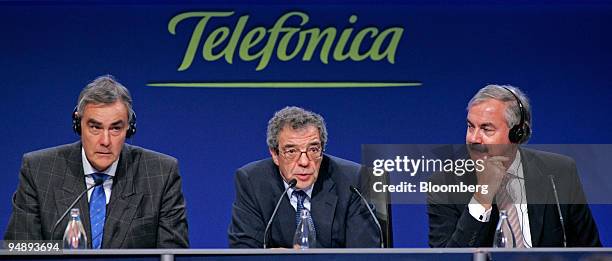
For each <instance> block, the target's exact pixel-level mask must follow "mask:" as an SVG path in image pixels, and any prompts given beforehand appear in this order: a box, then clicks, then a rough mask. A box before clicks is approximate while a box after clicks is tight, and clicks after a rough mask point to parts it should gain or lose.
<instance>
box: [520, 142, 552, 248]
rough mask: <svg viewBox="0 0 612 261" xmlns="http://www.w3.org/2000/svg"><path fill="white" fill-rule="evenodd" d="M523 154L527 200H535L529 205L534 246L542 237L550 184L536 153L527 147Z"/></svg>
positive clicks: (522, 150) (537, 244)
mask: <svg viewBox="0 0 612 261" xmlns="http://www.w3.org/2000/svg"><path fill="white" fill-rule="evenodd" d="M521 154H522V155H521V157H522V162H523V172H524V174H525V190H526V194H527V202H528V203H529V202H533V203H531V204H528V205H527V211H528V216H529V229H530V231H531V243H532V246H534V247H537V246H539V243H540V239H541V238H542V225H543V223H544V212H545V211H546V204H545V203H547V202H548V196H549V195H550V190H549V186H546V184H548V183H547V180H546V177H545V175H544V173H542V171H541V170H540V168H539V167H538V164H537V162H536V161H537V159H536V158H535V157H534V155H532V153H530V152H529V151H528V150H525V149H521Z"/></svg>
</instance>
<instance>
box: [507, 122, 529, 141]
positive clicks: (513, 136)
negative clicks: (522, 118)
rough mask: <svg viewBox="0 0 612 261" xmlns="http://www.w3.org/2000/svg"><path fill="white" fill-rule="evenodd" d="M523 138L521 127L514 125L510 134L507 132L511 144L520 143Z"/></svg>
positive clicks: (523, 130)
mask: <svg viewBox="0 0 612 261" xmlns="http://www.w3.org/2000/svg"><path fill="white" fill-rule="evenodd" d="M524 137H525V129H524V128H522V126H521V125H518V124H517V125H514V126H513V127H512V129H510V132H508V139H509V140H510V142H512V143H521V141H522V140H523V138H524Z"/></svg>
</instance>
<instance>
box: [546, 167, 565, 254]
mask: <svg viewBox="0 0 612 261" xmlns="http://www.w3.org/2000/svg"><path fill="white" fill-rule="evenodd" d="M548 178H550V183H551V184H552V188H553V192H554V193H555V202H556V203H557V212H559V221H561V231H563V247H567V235H566V234H565V222H563V214H561V204H560V203H559V194H557V186H555V179H554V177H553V175H548Z"/></svg>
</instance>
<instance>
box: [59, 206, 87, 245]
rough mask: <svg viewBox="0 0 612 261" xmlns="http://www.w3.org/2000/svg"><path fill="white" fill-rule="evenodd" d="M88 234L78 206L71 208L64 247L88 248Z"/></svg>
mask: <svg viewBox="0 0 612 261" xmlns="http://www.w3.org/2000/svg"><path fill="white" fill-rule="evenodd" d="M86 248H87V234H86V233H85V228H84V227H83V223H82V222H81V215H80V213H79V209H78V208H73V209H71V210H70V221H68V225H67V226H66V231H64V249H86Z"/></svg>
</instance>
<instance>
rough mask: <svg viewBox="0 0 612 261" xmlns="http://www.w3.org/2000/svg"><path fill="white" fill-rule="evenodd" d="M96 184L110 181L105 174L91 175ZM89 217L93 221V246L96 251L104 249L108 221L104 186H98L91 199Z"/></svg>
mask: <svg viewBox="0 0 612 261" xmlns="http://www.w3.org/2000/svg"><path fill="white" fill-rule="evenodd" d="M91 177H92V178H93V179H94V182H99V181H100V180H101V181H102V183H104V181H105V180H106V179H108V177H109V176H108V175H106V174H104V173H94V174H91ZM89 217H90V220H91V245H92V247H93V248H94V249H100V248H102V238H103V237H104V221H105V220H106V193H104V184H102V185H99V186H96V187H95V188H94V190H93V192H92V193H91V198H90V199H89Z"/></svg>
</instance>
